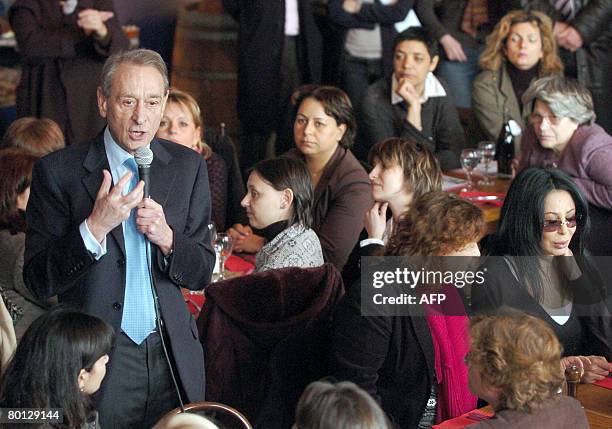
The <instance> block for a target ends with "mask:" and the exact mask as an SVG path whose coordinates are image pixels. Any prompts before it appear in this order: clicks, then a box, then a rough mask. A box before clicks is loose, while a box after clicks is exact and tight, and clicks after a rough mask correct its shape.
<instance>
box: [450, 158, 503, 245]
mask: <svg viewBox="0 0 612 429" xmlns="http://www.w3.org/2000/svg"><path fill="white" fill-rule="evenodd" d="M444 174H445V175H447V176H451V177H457V178H460V179H465V178H466V175H465V172H464V171H463V170H451V171H445V172H444ZM472 176H473V180H474V182H475V183H474V184H475V187H474V189H473V190H474V191H480V192H491V193H494V194H504V195H506V193H507V192H508V188H509V187H510V183H511V180H510V179H500V178H498V177H491V179H492V181H493V183H492V185H491V186H480V185H478V183H477V182H478V180H480V179H482V177H483V176H482V175H480V174H478V173H475V174H473V175H472ZM454 192H455V193H459V190H456V191H454ZM477 205H478V206H479V207H480V208H481V209H482V212H483V214H484V219H485V222H486V223H487V233H489V234H492V233H494V232H495V229H496V227H497V221H498V220H499V215H500V212H501V207H497V206H494V205H493V204H477Z"/></svg>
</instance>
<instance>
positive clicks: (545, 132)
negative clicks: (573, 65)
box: [519, 77, 612, 210]
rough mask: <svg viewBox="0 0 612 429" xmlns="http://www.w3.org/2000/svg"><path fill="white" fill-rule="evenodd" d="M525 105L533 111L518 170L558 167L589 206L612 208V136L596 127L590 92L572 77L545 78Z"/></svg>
mask: <svg viewBox="0 0 612 429" xmlns="http://www.w3.org/2000/svg"><path fill="white" fill-rule="evenodd" d="M523 102H524V104H525V105H531V107H532V108H531V112H532V113H531V115H530V116H529V122H530V124H531V125H530V126H529V127H527V130H526V132H525V135H524V136H523V140H522V149H521V153H520V156H519V171H520V170H522V169H524V168H527V167H546V166H549V167H550V166H553V167H557V168H559V169H561V170H563V171H565V172H566V173H568V174H569V175H570V176H572V179H573V180H574V182H575V183H576V185H578V187H579V188H580V190H581V191H582V192H583V193H584V195H585V196H586V199H587V200H588V202H589V203H591V204H593V205H595V206H597V207H601V208H604V209H608V210H610V209H612V168H610V166H611V165H612V137H611V136H610V135H609V134H608V133H606V131H605V130H604V129H603V128H601V127H600V126H599V125H597V124H595V123H594V121H595V112H594V110H593V99H592V97H591V94H590V92H589V91H588V90H587V89H586V88H585V87H584V86H583V85H582V84H580V83H578V82H577V81H575V80H573V79H568V78H565V77H546V78H542V79H539V80H537V81H535V82H534V83H533V84H532V85H531V86H530V87H529V89H528V90H527V91H526V92H525V95H524V96H523Z"/></svg>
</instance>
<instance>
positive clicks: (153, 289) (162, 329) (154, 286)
mask: <svg viewBox="0 0 612 429" xmlns="http://www.w3.org/2000/svg"><path fill="white" fill-rule="evenodd" d="M147 198H148V197H147ZM143 235H144V234H143ZM144 237H145V243H146V246H145V247H146V253H147V268H148V269H149V279H151V282H150V284H151V292H152V293H153V304H154V305H153V307H154V308H155V322H156V324H157V329H158V330H159V337H160V338H161V344H162V349H163V350H164V356H165V358H166V363H167V364H168V368H169V369H170V376H171V377H172V383H174V389H175V390H176V396H177V397H178V400H179V407H180V408H181V413H184V412H185V403H184V402H183V397H182V396H181V389H180V388H179V385H178V382H177V380H176V375H175V374H174V369H173V368H172V362H171V360H170V355H169V354H168V347H167V346H166V340H165V339H164V332H165V327H164V324H163V322H162V317H161V308H160V306H159V296H158V295H157V284H156V283H155V276H154V275H153V270H152V269H151V253H152V252H150V249H151V242H150V241H149V239H148V238H147V236H146V235H145V236H144Z"/></svg>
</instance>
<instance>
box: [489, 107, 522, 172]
mask: <svg viewBox="0 0 612 429" xmlns="http://www.w3.org/2000/svg"><path fill="white" fill-rule="evenodd" d="M520 134H521V127H520V126H519V124H517V123H516V121H515V120H514V119H510V120H507V121H505V122H504V126H503V127H502V129H501V131H500V133H499V137H497V146H496V149H495V159H496V160H497V173H498V176H499V177H506V178H509V177H512V161H513V160H514V147H515V139H516V137H518V136H519V135H520Z"/></svg>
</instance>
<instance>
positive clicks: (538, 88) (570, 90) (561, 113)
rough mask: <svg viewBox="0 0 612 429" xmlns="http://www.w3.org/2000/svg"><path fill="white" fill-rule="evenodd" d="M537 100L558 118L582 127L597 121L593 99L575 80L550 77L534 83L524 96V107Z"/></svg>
mask: <svg viewBox="0 0 612 429" xmlns="http://www.w3.org/2000/svg"><path fill="white" fill-rule="evenodd" d="M536 100H540V101H542V102H544V103H546V104H547V105H548V107H549V108H550V110H551V111H552V112H553V113H554V114H555V116H556V117H558V118H570V119H572V120H574V121H575V122H577V123H578V124H581V125H582V124H586V123H592V122H593V121H594V120H595V111H594V108H593V97H592V96H591V93H590V92H589V90H588V89H587V88H586V87H585V86H584V85H582V84H581V83H580V82H578V81H577V80H575V79H571V78H567V77H565V76H548V77H543V78H541V79H538V80H536V81H534V82H532V84H531V85H529V88H528V89H527V91H525V94H523V105H525V106H528V105H531V104H532V103H533V102H535V101H536Z"/></svg>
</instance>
